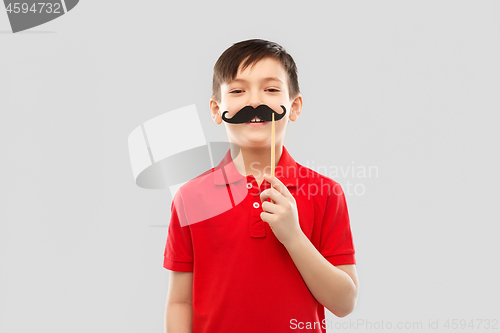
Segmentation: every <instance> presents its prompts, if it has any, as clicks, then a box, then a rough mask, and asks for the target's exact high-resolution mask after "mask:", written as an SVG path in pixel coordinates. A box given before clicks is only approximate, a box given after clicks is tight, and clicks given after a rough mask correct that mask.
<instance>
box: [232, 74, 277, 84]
mask: <svg viewBox="0 0 500 333" xmlns="http://www.w3.org/2000/svg"><path fill="white" fill-rule="evenodd" d="M260 81H261V82H268V81H279V82H281V83H283V82H282V81H281V80H280V79H278V78H277V77H274V76H270V77H265V78H263V79H262V80H260ZM235 82H243V83H247V82H248V81H247V80H244V79H234V80H232V81H230V82H228V84H231V83H235Z"/></svg>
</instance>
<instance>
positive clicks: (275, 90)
mask: <svg viewBox="0 0 500 333" xmlns="http://www.w3.org/2000/svg"><path fill="white" fill-rule="evenodd" d="M267 91H269V92H279V89H274V88H269V89H267Z"/></svg>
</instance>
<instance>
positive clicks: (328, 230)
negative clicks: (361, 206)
mask: <svg viewBox="0 0 500 333" xmlns="http://www.w3.org/2000/svg"><path fill="white" fill-rule="evenodd" d="M319 252H320V253H321V254H322V255H323V257H325V259H326V260H328V261H329V262H330V263H331V264H332V265H335V266H336V265H355V264H356V259H355V257H354V243H353V240H352V233H351V226H350V222H349V213H348V211H347V202H346V199H345V195H344V191H343V190H342V187H341V186H340V184H338V183H336V182H335V181H333V186H331V187H329V193H328V197H327V200H326V206H325V214H324V217H323V223H322V226H321V237H320V244H319Z"/></svg>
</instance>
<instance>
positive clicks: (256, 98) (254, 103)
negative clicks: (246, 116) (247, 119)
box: [248, 94, 262, 108]
mask: <svg viewBox="0 0 500 333" xmlns="http://www.w3.org/2000/svg"><path fill="white" fill-rule="evenodd" d="M261 104H262V102H261V100H260V98H259V96H258V95H257V94H253V95H252V96H251V98H250V101H249V102H248V105H251V106H252V107H253V108H256V107H258V106H259V105H261Z"/></svg>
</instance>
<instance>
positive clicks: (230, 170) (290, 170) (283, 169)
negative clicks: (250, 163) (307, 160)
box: [214, 146, 299, 187]
mask: <svg viewBox="0 0 500 333" xmlns="http://www.w3.org/2000/svg"><path fill="white" fill-rule="evenodd" d="M282 148H283V149H282V152H281V157H280V160H279V161H278V165H277V166H276V168H275V170H274V175H275V176H276V178H278V179H279V180H280V181H281V182H282V183H283V184H284V185H285V186H287V187H292V186H298V183H297V182H298V178H299V177H298V176H299V175H298V168H297V163H296V162H295V160H294V159H293V158H292V156H290V154H289V153H288V151H287V150H286V148H285V146H282ZM243 179H244V180H245V181H246V179H247V177H246V176H243V175H242V174H240V173H239V172H238V170H237V169H236V167H235V166H234V163H233V159H232V157H231V149H229V150H228V152H227V153H226V155H225V156H224V158H223V159H222V161H221V162H220V163H219V165H218V166H217V167H216V168H215V170H214V184H215V185H227V184H231V183H236V182H238V181H241V180H243ZM264 182H266V183H267V181H266V180H264Z"/></svg>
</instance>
